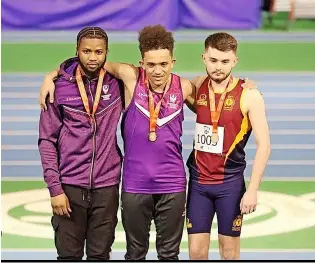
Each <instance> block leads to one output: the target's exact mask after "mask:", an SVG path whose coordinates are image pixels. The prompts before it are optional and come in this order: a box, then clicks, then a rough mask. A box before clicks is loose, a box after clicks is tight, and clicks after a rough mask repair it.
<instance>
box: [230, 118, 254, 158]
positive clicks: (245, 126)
mask: <svg viewBox="0 0 315 263" xmlns="http://www.w3.org/2000/svg"><path fill="white" fill-rule="evenodd" d="M248 130H249V119H248V117H247V116H244V118H243V120H242V124H241V130H240V131H239V133H238V134H237V135H236V137H235V140H234V142H233V143H232V145H231V147H230V149H229V151H228V153H227V154H226V157H225V161H224V164H225V163H226V160H227V158H228V157H229V155H230V154H231V152H232V151H233V150H234V149H235V147H236V145H237V144H238V143H239V142H240V141H242V140H243V138H244V136H245V134H246V133H247V132H248Z"/></svg>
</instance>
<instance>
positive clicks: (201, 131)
mask: <svg viewBox="0 0 315 263" xmlns="http://www.w3.org/2000/svg"><path fill="white" fill-rule="evenodd" d="M211 135H212V126H211V125H207V124H200V123H196V131H195V147H194V148H195V150H198V151H202V152H208V153H220V154H222V152H223V140H224V127H218V135H219V141H218V142H216V143H214V142H212V141H211Z"/></svg>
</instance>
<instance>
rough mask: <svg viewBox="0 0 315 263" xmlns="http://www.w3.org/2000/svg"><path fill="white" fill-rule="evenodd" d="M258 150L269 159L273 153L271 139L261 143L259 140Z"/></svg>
mask: <svg viewBox="0 0 315 263" xmlns="http://www.w3.org/2000/svg"><path fill="white" fill-rule="evenodd" d="M257 150H258V151H260V152H261V153H263V154H264V155H265V156H266V158H267V159H268V158H269V156H270V154H271V144H270V141H267V142H264V143H259V142H257Z"/></svg>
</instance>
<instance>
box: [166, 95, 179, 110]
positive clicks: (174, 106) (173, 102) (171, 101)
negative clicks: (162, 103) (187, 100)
mask: <svg viewBox="0 0 315 263" xmlns="http://www.w3.org/2000/svg"><path fill="white" fill-rule="evenodd" d="M176 100H177V96H176V94H170V97H169V103H168V106H169V107H170V108H171V109H177V108H178V104H177V103H176Z"/></svg>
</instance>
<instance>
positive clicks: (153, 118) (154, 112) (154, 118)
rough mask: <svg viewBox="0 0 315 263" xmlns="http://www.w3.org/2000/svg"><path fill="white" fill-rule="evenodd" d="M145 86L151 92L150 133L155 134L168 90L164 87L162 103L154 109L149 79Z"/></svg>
mask: <svg viewBox="0 0 315 263" xmlns="http://www.w3.org/2000/svg"><path fill="white" fill-rule="evenodd" d="M166 85H167V84H166ZM145 86H146V87H147V89H148V92H149V110H150V132H155V130H156V122H157V118H158V116H159V112H160V109H161V104H162V100H163V99H164V96H165V94H166V92H167V89H166V86H165V87H164V92H163V96H162V98H161V99H160V101H159V102H158V103H157V104H156V107H155V108H154V98H153V93H152V91H151V90H150V88H149V81H148V78H147V77H146V79H145Z"/></svg>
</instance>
